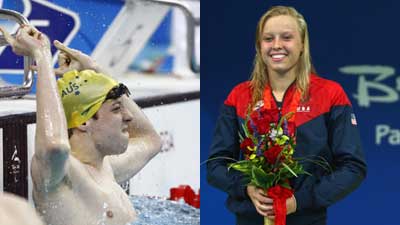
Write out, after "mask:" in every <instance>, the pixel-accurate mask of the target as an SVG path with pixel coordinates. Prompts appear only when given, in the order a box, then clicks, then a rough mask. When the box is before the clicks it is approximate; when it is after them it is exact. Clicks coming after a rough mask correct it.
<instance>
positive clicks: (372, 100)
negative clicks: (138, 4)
mask: <svg viewBox="0 0 400 225" xmlns="http://www.w3.org/2000/svg"><path fill="white" fill-rule="evenodd" d="M272 5H291V6H294V7H295V8H296V9H297V10H298V11H300V12H301V13H302V14H303V15H304V17H305V19H306V21H307V22H308V26H309V33H310V42H311V53H312V57H313V62H314V65H315V67H316V69H317V72H318V74H319V75H320V76H322V77H325V78H328V79H332V80H335V81H338V82H339V83H341V84H342V85H343V87H344V89H345V91H346V93H347V94H348V96H349V98H350V100H351V102H352V104H353V107H354V110H355V113H356V117H357V122H358V125H359V130H360V133H361V137H362V145H363V149H364V152H365V155H366V158H367V164H368V174H367V178H366V180H365V181H364V182H363V183H362V185H361V186H360V187H359V188H358V189H357V190H356V191H355V192H353V193H352V194H350V195H349V196H347V197H346V198H345V199H344V200H342V201H339V202H338V203H336V204H334V205H333V206H332V207H330V208H329V212H328V224H331V225H335V224H344V225H346V224H349V225H350V224H352V225H353V224H363V225H375V224H380V225H394V224H400V222H399V220H398V214H397V212H398V208H399V207H398V205H399V202H400V188H399V183H400V179H399V178H400V176H399V172H400V163H398V161H397V160H399V159H400V121H399V119H398V118H397V116H398V114H399V111H400V107H399V106H400V100H399V95H400V75H398V74H399V72H398V70H399V69H400V65H399V63H398V62H399V57H398V52H400V43H399V40H400V29H399V26H398V21H400V15H399V11H398V9H399V8H400V2H398V1H297V2H294V1H284V2H282V1H268V2H267V1H257V0H247V1H229V0H224V1H222V0H221V1H203V2H202V9H203V10H202V12H203V13H202V16H203V18H202V25H203V35H202V44H201V45H202V51H203V53H202V55H203V58H202V60H203V66H202V70H203V74H202V77H201V85H202V92H201V161H202V162H204V161H205V160H206V159H207V155H208V152H209V147H210V143H211V139H212V135H213V130H214V126H215V122H216V119H217V116H218V111H219V108H220V106H221V104H222V103H223V101H224V99H225V98H226V96H227V95H228V93H229V92H230V90H231V89H232V87H234V86H235V85H236V84H238V83H239V82H242V81H244V80H247V79H248V78H249V75H250V72H251V69H252V61H253V57H254V54H255V50H254V39H255V28H256V25H257V22H258V19H259V18H260V17H261V15H262V14H263V13H264V12H265V11H266V10H267V9H268V8H269V7H270V6H272ZM205 169H206V167H205V165H203V166H202V168H201V196H202V198H201V224H204V225H206V224H209V225H211V224H215V225H222V224H234V217H233V215H232V214H230V213H229V212H228V211H227V209H226V208H225V206H224V201H225V198H226V195H225V193H223V192H221V191H219V190H217V189H215V188H213V187H211V186H209V185H208V184H207V181H206V175H205Z"/></svg>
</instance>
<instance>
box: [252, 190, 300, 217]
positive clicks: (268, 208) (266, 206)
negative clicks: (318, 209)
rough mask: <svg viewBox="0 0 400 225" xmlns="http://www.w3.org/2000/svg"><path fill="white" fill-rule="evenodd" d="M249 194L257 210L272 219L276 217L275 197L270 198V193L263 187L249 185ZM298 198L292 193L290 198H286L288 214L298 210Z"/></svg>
mask: <svg viewBox="0 0 400 225" xmlns="http://www.w3.org/2000/svg"><path fill="white" fill-rule="evenodd" d="M247 194H248V195H249V197H250V199H251V201H252V202H253V204H254V206H255V207H256V210H257V212H258V213H259V214H261V215H262V216H266V217H268V218H269V219H271V220H274V219H275V212H274V207H273V199H271V198H268V195H267V194H266V193H265V191H264V190H263V189H261V188H257V187H255V186H251V185H249V186H247ZM296 207H297V204H296V198H295V197H294V195H292V196H291V197H290V198H288V199H286V214H287V215H289V214H291V213H294V212H296Z"/></svg>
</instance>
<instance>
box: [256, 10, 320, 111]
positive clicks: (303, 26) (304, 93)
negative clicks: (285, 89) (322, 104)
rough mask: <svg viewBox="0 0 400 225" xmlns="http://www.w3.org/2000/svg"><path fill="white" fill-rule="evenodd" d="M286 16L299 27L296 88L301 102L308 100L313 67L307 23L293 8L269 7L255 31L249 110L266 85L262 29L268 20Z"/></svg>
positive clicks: (258, 98)
mask: <svg viewBox="0 0 400 225" xmlns="http://www.w3.org/2000/svg"><path fill="white" fill-rule="evenodd" d="M281 15H287V16H291V17H293V18H294V19H296V22H297V25H298V27H299V32H300V36H301V39H302V42H303V51H302V54H301V55H300V58H299V61H298V63H297V67H296V68H297V71H296V72H297V76H296V87H297V89H298V90H299V91H300V93H301V99H302V101H305V100H306V99H307V98H308V86H309V83H310V77H309V75H310V73H315V69H314V66H313V65H312V63H311V55H310V45H309V40H308V29H307V23H306V21H305V20H304V17H303V16H302V15H301V14H300V13H299V12H297V10H296V9H294V8H293V7H288V6H274V7H271V8H270V9H269V10H268V11H267V12H266V13H265V14H264V15H263V16H262V17H261V18H260V20H259V21H258V25H257V31H256V42H255V45H256V56H255V58H254V68H253V72H252V74H251V78H250V85H251V89H252V91H253V97H252V102H251V105H250V109H251V108H253V106H254V105H255V104H256V103H257V102H258V101H259V100H261V99H262V98H263V92H264V88H265V85H266V84H267V83H268V70H267V66H266V65H265V63H264V61H263V58H262V53H261V45H260V43H261V38H262V33H263V28H264V25H265V23H266V22H267V20H268V19H270V18H272V17H274V16H281Z"/></svg>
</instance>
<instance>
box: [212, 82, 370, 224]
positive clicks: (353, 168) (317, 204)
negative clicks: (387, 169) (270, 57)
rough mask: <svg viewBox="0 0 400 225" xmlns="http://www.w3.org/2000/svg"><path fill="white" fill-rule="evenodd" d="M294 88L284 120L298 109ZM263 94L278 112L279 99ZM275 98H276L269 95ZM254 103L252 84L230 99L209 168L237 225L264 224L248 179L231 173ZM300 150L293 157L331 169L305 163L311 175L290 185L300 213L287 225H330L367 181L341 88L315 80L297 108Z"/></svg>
mask: <svg viewBox="0 0 400 225" xmlns="http://www.w3.org/2000/svg"><path fill="white" fill-rule="evenodd" d="M296 92H297V91H296V85H295V84H294V83H293V84H292V85H291V86H290V87H289V88H288V89H287V90H286V93H285V95H284V97H283V102H282V107H281V108H279V110H281V115H285V114H286V113H288V112H289V111H291V110H293V101H295V98H296V97H295V96H296V94H295V93H296ZM265 96H266V95H265V94H264V99H263V101H264V105H269V107H271V108H272V109H277V108H278V106H277V103H276V102H275V100H274V99H273V98H272V99H268V98H266V97H265ZM269 96H272V93H271V94H270V95H269ZM250 102H251V88H250V82H243V83H241V84H239V85H237V86H236V87H235V88H234V89H233V90H232V91H231V93H230V94H229V96H228V98H227V99H226V100H225V102H224V105H223V106H222V108H221V112H220V115H219V118H218V121H217V124H216V128H215V132H214V137H213V141H212V145H211V150H210V155H209V159H210V160H209V161H208V163H207V180H208V182H209V184H211V185H212V186H214V187H216V188H218V189H221V190H222V191H224V192H226V193H228V199H227V201H226V206H227V208H228V209H229V210H230V211H231V212H233V213H235V214H236V219H237V224H239V225H246V224H262V221H263V218H262V216H261V215H259V214H258V213H257V212H256V209H255V207H254V206H253V204H252V202H251V200H250V198H249V197H248V195H247V192H246V186H247V184H246V183H244V180H245V179H243V175H242V174H241V173H240V172H238V171H236V170H229V171H228V169H227V165H228V164H229V163H232V162H233V161H232V160H229V158H233V159H243V158H242V157H243V156H242V155H241V151H240V147H239V146H240V143H239V132H242V131H241V130H240V129H242V128H241V127H242V126H241V124H242V123H243V122H244V120H245V117H246V116H247V112H248V105H249V104H250ZM295 111H296V113H295V121H294V122H295V124H296V127H297V130H296V139H297V146H296V149H295V153H294V157H296V158H297V157H302V158H304V157H305V158H307V159H321V158H323V159H324V160H326V161H327V162H329V164H330V166H331V169H330V170H327V169H326V168H323V167H321V166H320V165H317V164H316V163H313V162H308V163H302V164H303V167H304V169H305V170H306V171H307V172H309V173H311V174H312V176H309V175H300V176H299V177H298V178H296V179H292V180H291V185H292V187H293V189H294V191H295V192H294V196H295V198H296V203H297V210H296V212H295V213H293V214H291V215H289V216H288V217H287V225H291V224H296V225H303V224H304V225H310V224H318V225H320V224H326V210H327V207H328V206H330V205H332V204H333V203H335V202H337V201H339V200H340V199H342V198H344V197H345V196H346V195H348V194H349V193H350V192H352V191H353V190H354V189H356V188H357V187H358V186H359V185H360V183H361V182H362V180H363V179H364V178H365V176H366V171H367V166H366V162H365V158H364V154H363V151H362V149H361V143H360V137H359V132H358V129H357V122H356V119H355V116H354V114H353V111H352V107H351V103H350V101H349V99H348V97H347V95H346V93H345V92H344V90H343V89H342V87H341V86H340V85H339V84H338V83H336V82H333V81H330V80H327V79H323V78H321V77H318V76H317V75H314V74H311V75H310V85H309V98H308V100H307V101H304V102H302V101H299V103H298V104H297V106H296V107H295Z"/></svg>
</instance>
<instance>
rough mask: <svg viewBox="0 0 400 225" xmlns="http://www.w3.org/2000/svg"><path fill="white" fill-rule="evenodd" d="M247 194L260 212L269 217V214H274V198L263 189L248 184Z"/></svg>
mask: <svg viewBox="0 0 400 225" xmlns="http://www.w3.org/2000/svg"><path fill="white" fill-rule="evenodd" d="M247 194H248V195H249V197H250V199H251V201H252V202H253V204H254V206H255V207H256V210H257V212H258V213H259V214H261V215H262V216H267V217H269V215H274V211H273V205H272V203H273V200H272V199H271V198H268V196H267V194H266V193H265V191H264V190H263V189H261V188H257V187H255V186H252V185H249V186H247Z"/></svg>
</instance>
